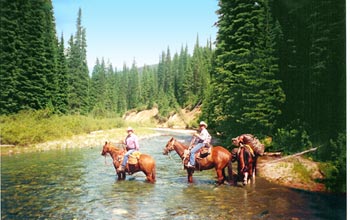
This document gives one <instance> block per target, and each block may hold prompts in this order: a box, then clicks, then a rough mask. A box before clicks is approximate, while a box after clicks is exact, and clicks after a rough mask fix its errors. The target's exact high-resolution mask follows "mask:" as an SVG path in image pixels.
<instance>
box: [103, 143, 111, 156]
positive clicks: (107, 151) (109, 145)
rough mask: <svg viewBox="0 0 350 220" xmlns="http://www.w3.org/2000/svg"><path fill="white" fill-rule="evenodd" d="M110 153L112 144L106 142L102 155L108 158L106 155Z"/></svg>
mask: <svg viewBox="0 0 350 220" xmlns="http://www.w3.org/2000/svg"><path fill="white" fill-rule="evenodd" d="M109 152H111V143H109V142H107V141H106V143H105V145H103V148H102V153H101V155H102V156H106V154H107V153H109Z"/></svg>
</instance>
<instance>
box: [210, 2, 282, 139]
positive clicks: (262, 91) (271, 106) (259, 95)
mask: <svg viewBox="0 0 350 220" xmlns="http://www.w3.org/2000/svg"><path fill="white" fill-rule="evenodd" d="M219 5H220V9H219V10H218V13H219V21H218V26H219V31H218V35H217V49H216V53H215V60H214V69H213V73H212V86H211V88H210V89H211V94H210V95H209V97H207V99H206V102H207V103H206V104H204V112H205V113H204V116H205V117H207V118H208V120H209V122H210V123H212V124H213V125H214V126H216V127H217V128H218V130H220V131H225V132H230V133H231V134H232V133H233V134H239V133H243V132H251V133H255V134H257V133H258V134H259V133H260V134H261V133H265V134H270V133H271V132H272V130H273V128H274V127H273V125H274V124H275V123H276V117H277V116H278V115H279V114H280V113H281V112H280V105H281V103H283V101H284V93H283V91H282V89H281V87H280V83H281V82H280V81H279V80H277V79H276V78H275V74H276V71H278V67H277V65H276V63H275V62H276V58H275V54H274V45H273V44H272V42H273V41H274V36H273V33H272V32H271V31H272V29H273V28H272V25H273V24H272V22H271V20H270V19H269V9H268V7H269V6H268V4H267V3H266V1H240V0H236V1H224V0H223V1H220V3H219Z"/></svg>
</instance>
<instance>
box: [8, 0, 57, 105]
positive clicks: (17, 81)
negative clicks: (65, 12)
mask: <svg viewBox="0 0 350 220" xmlns="http://www.w3.org/2000/svg"><path fill="white" fill-rule="evenodd" d="M1 5H2V8H3V9H2V13H1V18H2V19H1V20H2V25H1V26H2V29H1V30H2V32H3V34H4V35H3V34H1V35H2V36H3V37H2V52H4V55H3V58H4V60H2V63H4V62H6V60H8V59H9V58H10V57H12V58H13V61H10V62H8V63H7V64H4V66H3V67H4V71H6V73H5V72H3V73H2V74H3V75H4V80H6V81H7V82H6V85H5V86H4V88H5V89H6V92H4V93H3V98H4V100H3V104H4V107H5V108H4V111H7V112H17V111H19V110H21V109H42V108H45V107H47V106H52V107H54V106H53V105H54V104H55V103H54V102H55V98H56V96H57V91H58V88H57V80H58V79H57V74H56V73H57V59H58V51H57V49H58V48H57V46H58V40H57V38H56V31H55V23H54V18H53V9H52V3H51V1H38V0H35V1H25V2H12V1H10V2H8V1H2V2H1ZM9 19H13V20H11V21H10V20H9ZM3 25H4V26H3ZM3 43H4V44H3ZM8 61H9V60H8ZM1 69H2V68H1ZM7 83H8V84H7ZM8 107H11V110H10V109H8ZM6 108H7V110H6Z"/></svg>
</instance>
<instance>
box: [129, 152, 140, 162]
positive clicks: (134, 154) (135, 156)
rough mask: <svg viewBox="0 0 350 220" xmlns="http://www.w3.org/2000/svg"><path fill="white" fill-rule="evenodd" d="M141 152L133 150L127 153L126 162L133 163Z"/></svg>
mask: <svg viewBox="0 0 350 220" xmlns="http://www.w3.org/2000/svg"><path fill="white" fill-rule="evenodd" d="M140 156H141V153H140V152H139V151H135V152H133V153H132V154H130V155H129V159H128V164H130V165H135V164H137V162H138V160H139V159H140Z"/></svg>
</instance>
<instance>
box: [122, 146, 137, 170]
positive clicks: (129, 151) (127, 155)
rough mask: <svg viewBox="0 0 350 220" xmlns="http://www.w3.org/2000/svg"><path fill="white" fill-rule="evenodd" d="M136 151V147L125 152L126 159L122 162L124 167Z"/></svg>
mask: <svg viewBox="0 0 350 220" xmlns="http://www.w3.org/2000/svg"><path fill="white" fill-rule="evenodd" d="M134 151H136V150H135V149H130V150H128V152H126V153H125V154H124V159H123V163H122V166H123V167H125V166H126V163H127V162H128V159H129V155H130V154H132V153H133V152H134Z"/></svg>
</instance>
